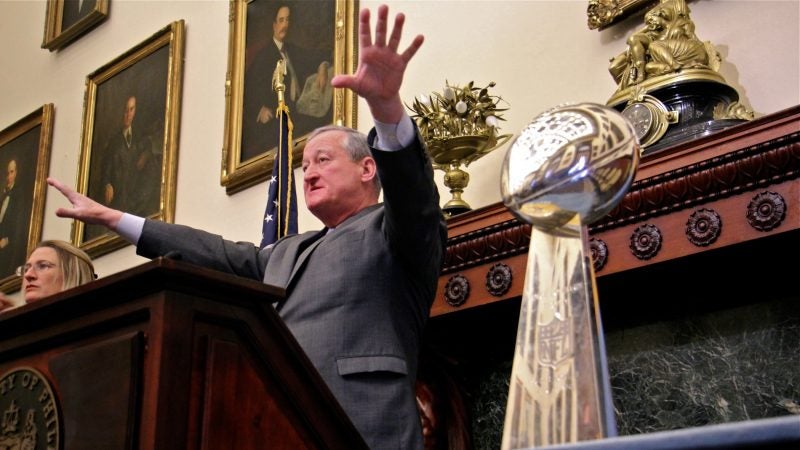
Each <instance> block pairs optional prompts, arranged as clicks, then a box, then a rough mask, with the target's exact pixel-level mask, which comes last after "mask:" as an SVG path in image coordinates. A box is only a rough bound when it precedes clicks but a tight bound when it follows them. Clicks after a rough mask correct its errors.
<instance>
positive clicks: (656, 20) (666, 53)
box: [608, 0, 716, 89]
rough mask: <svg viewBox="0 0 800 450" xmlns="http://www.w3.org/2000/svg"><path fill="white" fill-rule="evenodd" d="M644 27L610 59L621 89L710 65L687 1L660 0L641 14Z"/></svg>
mask: <svg viewBox="0 0 800 450" xmlns="http://www.w3.org/2000/svg"><path fill="white" fill-rule="evenodd" d="M644 22H645V28H644V29H642V30H640V31H638V32H636V33H634V34H633V35H631V37H630V38H628V49H627V50H626V51H624V52H623V53H621V54H619V55H617V56H616V57H615V58H612V59H611V64H610V65H609V69H608V70H609V72H610V73H611V76H613V77H614V81H616V82H617V84H618V85H619V88H620V89H625V88H628V87H630V86H632V85H635V84H639V83H641V82H642V81H644V80H645V79H647V78H651V77H655V76H659V75H665V74H669V73H675V72H678V71H680V70H681V69H692V68H709V67H710V64H711V59H710V58H711V57H712V56H716V55H709V53H708V50H709V49H708V48H707V47H706V44H705V43H703V42H702V41H700V39H698V37H697V35H695V32H694V22H692V20H691V19H690V18H689V7H688V6H687V5H686V0H661V1H660V3H659V4H658V5H657V6H655V7H653V9H651V10H650V11H648V12H647V13H646V14H645V16H644Z"/></svg>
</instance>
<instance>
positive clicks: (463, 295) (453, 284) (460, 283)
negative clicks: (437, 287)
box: [444, 275, 469, 307]
mask: <svg viewBox="0 0 800 450" xmlns="http://www.w3.org/2000/svg"><path fill="white" fill-rule="evenodd" d="M467 297H469V280H467V279H466V277H464V276H463V275H453V276H452V277H450V279H449V280H447V285H445V287H444V301H446V302H447V304H448V305H450V306H454V307H458V306H461V305H463V304H464V302H466V301H467Z"/></svg>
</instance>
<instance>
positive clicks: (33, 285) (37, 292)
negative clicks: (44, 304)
mask: <svg viewBox="0 0 800 450" xmlns="http://www.w3.org/2000/svg"><path fill="white" fill-rule="evenodd" d="M17 275H18V276H21V277H22V293H23V297H24V298H25V303H31V302H34V301H37V300H41V299H42V298H45V297H48V296H50V295H53V294H56V293H59V292H61V291H64V290H66V289H69V288H72V287H75V286H80V285H82V284H85V283H88V282H89V281H92V280H94V279H95V278H97V275H95V273H94V265H93V264H92V260H91V258H89V255H87V254H86V252H84V251H83V250H81V249H79V248H77V247H75V246H73V245H72V244H70V243H68V242H65V241H59V240H47V241H42V242H40V243H39V245H37V246H36V248H34V249H33V251H31V252H30V254H29V255H28V260H27V262H26V263H25V265H23V266H20V267H19V268H18V269H17ZM16 306H20V305H17V304H15V302H14V301H13V300H12V299H10V298H9V297H6V296H5V295H3V294H0V311H5V310H8V309H11V308H14V307H16Z"/></svg>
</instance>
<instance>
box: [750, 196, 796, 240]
mask: <svg viewBox="0 0 800 450" xmlns="http://www.w3.org/2000/svg"><path fill="white" fill-rule="evenodd" d="M785 218H786V200H784V199H783V196H782V195H781V194H778V193H777V192H771V191H764V192H762V193H760V194H757V195H755V196H753V198H752V200H750V203H748V204H747V223H749V224H750V226H751V227H753V228H755V229H756V230H758V231H770V230H772V229H774V228H776V227H777V226H778V225H780V224H781V222H783V219H785Z"/></svg>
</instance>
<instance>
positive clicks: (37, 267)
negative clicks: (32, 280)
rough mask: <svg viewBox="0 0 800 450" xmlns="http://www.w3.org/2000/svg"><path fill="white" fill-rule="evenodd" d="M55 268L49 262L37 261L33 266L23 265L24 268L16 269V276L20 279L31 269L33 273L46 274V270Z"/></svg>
mask: <svg viewBox="0 0 800 450" xmlns="http://www.w3.org/2000/svg"><path fill="white" fill-rule="evenodd" d="M54 267H56V265H55V264H53V263H51V262H50V261H37V262H35V263H33V264H30V263H28V264H25V265H24V266H19V267H17V272H16V273H17V276H18V277H21V276H23V275H25V274H26V273H27V272H28V270H30V269H33V271H34V272H36V273H37V274H40V273H42V272H47V271H48V270H50V269H52V268H54Z"/></svg>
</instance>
